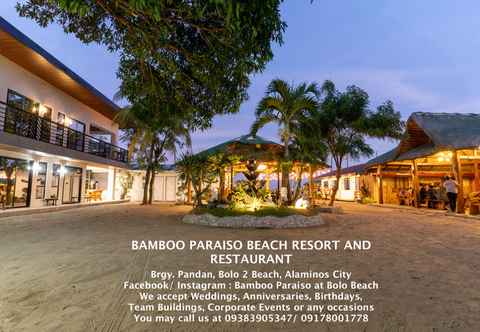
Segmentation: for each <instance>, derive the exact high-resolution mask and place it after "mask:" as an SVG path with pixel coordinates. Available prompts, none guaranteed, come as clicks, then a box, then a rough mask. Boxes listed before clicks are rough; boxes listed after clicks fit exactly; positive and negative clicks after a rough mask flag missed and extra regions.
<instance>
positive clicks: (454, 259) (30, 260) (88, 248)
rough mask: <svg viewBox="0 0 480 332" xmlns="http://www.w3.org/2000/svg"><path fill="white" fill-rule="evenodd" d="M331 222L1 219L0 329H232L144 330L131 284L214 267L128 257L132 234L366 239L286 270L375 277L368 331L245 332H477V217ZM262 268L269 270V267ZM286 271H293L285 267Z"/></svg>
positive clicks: (354, 211)
mask: <svg viewBox="0 0 480 332" xmlns="http://www.w3.org/2000/svg"><path fill="white" fill-rule="evenodd" d="M343 208H344V211H345V213H344V214H342V215H325V219H326V220H327V221H328V225H327V226H322V227H318V228H311V229H293V230H292V229H290V230H266V229H261V230H248V229H241V230H234V229H218V228H207V227H201V226H193V225H186V224H183V223H181V222H180V219H181V216H182V215H183V214H184V213H186V212H188V208H187V207H179V206H166V205H154V206H151V207H141V206H138V205H133V204H123V205H112V206H98V207H90V208H81V209H74V210H68V211H60V212H55V213H45V214H37V215H30V216H21V217H8V218H1V219H0V262H1V264H0V331H1V332H6V331H170V330H171V331H182V330H185V331H188V330H195V331H215V330H218V331H231V330H232V328H228V326H226V325H221V324H220V325H215V326H213V325H209V324H205V325H199V326H198V325H197V326H195V328H193V327H192V326H191V325H190V326H189V325H184V326H178V325H176V324H174V325H160V324H151V325H148V324H138V323H137V324H136V323H134V321H133V319H132V318H131V316H130V314H129V313H128V312H127V306H126V305H125V303H127V302H128V300H129V298H130V296H131V294H129V293H128V292H126V291H123V289H122V287H121V286H122V285H121V282H122V281H123V280H125V279H131V280H135V279H138V280H141V279H142V278H143V277H144V276H145V272H146V271H149V270H151V269H161V270H166V271H176V270H177V269H178V268H179V267H181V268H182V269H185V270H197V269H201V268H203V269H205V268H208V265H206V264H205V263H206V262H207V261H208V259H207V257H206V253H198V254H197V253H195V254H189V255H185V254H181V253H175V252H172V253H168V254H161V253H159V252H132V251H131V250H130V248H129V244H130V241H131V240H132V239H152V240H164V239H177V240H180V239H183V240H190V239H203V240H207V239H208V240H217V239H240V240H246V239H251V240H255V239H259V240H260V239H282V240H289V239H339V240H350V239H367V240H370V241H372V243H373V248H372V249H371V250H370V251H369V252H362V253H360V252H356V253H351V252H343V251H339V252H334V253H320V254H319V253H315V252H305V253H297V254H295V259H294V261H293V264H292V265H291V266H289V267H288V268H289V269H297V270H307V269H312V270H319V271H325V270H326V271H328V270H333V269H343V270H349V271H352V272H353V274H354V275H355V277H356V278H357V279H365V280H371V279H374V280H376V281H378V282H379V284H380V290H378V291H376V292H372V293H371V294H370V293H369V295H368V296H367V297H368V300H369V301H370V302H372V303H374V304H375V305H376V306H377V310H376V311H375V312H374V314H373V315H372V318H371V321H370V322H369V323H366V324H363V325H357V327H358V328H357V327H353V326H352V325H312V324H310V325H309V324H305V325H301V324H296V325H293V324H288V323H285V324H279V325H248V324H238V325H235V327H236V330H238V331H250V330H254V331H264V330H279V329H281V330H288V331H309V330H311V331H337V330H338V331H357V330H359V331H480V221H478V220H473V219H464V218H455V217H447V216H440V215H438V214H435V213H424V212H414V211H403V210H397V209H388V208H376V207H369V206H360V205H356V204H343ZM265 269H266V268H265ZM281 269H285V268H283V267H282V268H280V270H281Z"/></svg>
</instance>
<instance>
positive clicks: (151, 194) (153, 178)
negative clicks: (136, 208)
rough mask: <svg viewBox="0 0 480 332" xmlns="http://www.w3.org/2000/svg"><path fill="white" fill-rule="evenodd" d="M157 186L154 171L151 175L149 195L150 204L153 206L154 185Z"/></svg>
mask: <svg viewBox="0 0 480 332" xmlns="http://www.w3.org/2000/svg"><path fill="white" fill-rule="evenodd" d="M154 184H155V170H154V169H153V170H152V173H151V174H150V188H149V195H148V204H150V205H152V202H153V185H154Z"/></svg>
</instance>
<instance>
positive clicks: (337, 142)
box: [300, 81, 404, 205]
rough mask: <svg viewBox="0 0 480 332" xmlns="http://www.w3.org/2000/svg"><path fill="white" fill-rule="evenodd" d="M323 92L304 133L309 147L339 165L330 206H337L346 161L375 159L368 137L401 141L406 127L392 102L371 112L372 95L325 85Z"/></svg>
mask: <svg viewBox="0 0 480 332" xmlns="http://www.w3.org/2000/svg"><path fill="white" fill-rule="evenodd" d="M321 91H322V94H323V98H322V100H321V102H320V106H319V108H318V109H316V110H314V111H313V112H309V114H308V116H306V117H305V118H303V119H302V121H301V124H300V130H301V132H302V135H307V137H309V139H308V142H309V144H314V145H316V146H317V147H321V146H323V149H325V150H326V151H328V154H329V155H330V156H331V157H332V159H333V161H334V163H335V168H336V171H335V173H336V179H337V181H336V182H335V185H334V187H333V188H332V195H331V197H330V203H329V205H333V203H334V201H335V195H336V193H337V190H338V185H339V182H340V178H341V174H342V165H343V162H344V161H345V159H346V158H347V157H350V158H352V159H358V158H360V157H362V156H367V157H368V156H370V155H372V154H373V150H372V148H371V147H370V145H369V144H368V142H367V141H366V138H367V137H372V138H380V139H386V138H392V139H398V138H400V137H401V135H402V133H403V127H404V123H403V121H401V119H400V113H399V112H397V111H395V109H394V107H393V103H392V102H391V101H387V102H385V103H383V104H382V105H380V106H378V107H377V108H376V109H375V110H371V109H370V108H369V97H368V94H367V93H366V92H365V91H364V90H362V89H360V88H358V87H356V86H349V87H347V89H346V91H344V92H340V91H338V90H337V89H336V88H335V85H334V83H333V82H331V81H325V83H324V84H323V85H322V90H321Z"/></svg>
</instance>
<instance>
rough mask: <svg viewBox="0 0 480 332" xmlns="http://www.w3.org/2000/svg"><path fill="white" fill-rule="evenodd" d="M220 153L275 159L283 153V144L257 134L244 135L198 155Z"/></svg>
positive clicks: (246, 157)
mask: <svg viewBox="0 0 480 332" xmlns="http://www.w3.org/2000/svg"><path fill="white" fill-rule="evenodd" d="M218 153H226V154H231V155H239V156H240V157H244V158H245V159H249V158H255V159H275V157H276V156H280V155H282V154H283V146H282V145H280V144H278V143H276V142H274V141H270V140H267V139H265V138H263V137H260V136H257V135H256V136H253V135H243V136H240V137H237V138H234V139H231V140H228V141H226V142H223V143H220V144H218V145H215V146H213V147H211V148H208V149H206V150H203V151H200V152H198V153H197V155H201V156H213V155H215V154H218Z"/></svg>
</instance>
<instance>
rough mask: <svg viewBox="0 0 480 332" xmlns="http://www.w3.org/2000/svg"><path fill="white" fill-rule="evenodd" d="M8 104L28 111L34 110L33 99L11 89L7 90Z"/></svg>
mask: <svg viewBox="0 0 480 332" xmlns="http://www.w3.org/2000/svg"><path fill="white" fill-rule="evenodd" d="M7 104H8V105H10V106H13V107H15V108H19V109H21V110H24V111H26V112H30V111H33V100H31V99H30V98H27V97H25V96H23V95H21V94H19V93H18V92H16V91H13V90H10V89H9V90H8V92H7Z"/></svg>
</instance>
